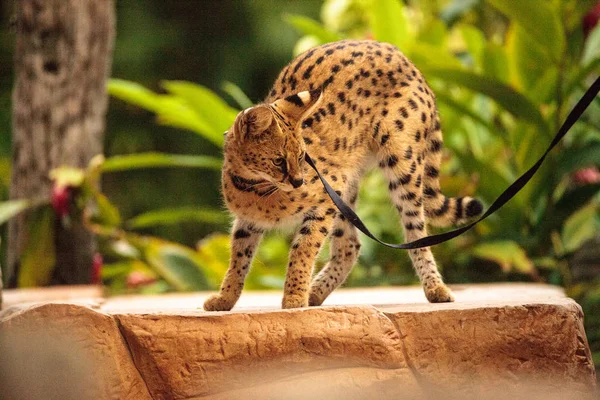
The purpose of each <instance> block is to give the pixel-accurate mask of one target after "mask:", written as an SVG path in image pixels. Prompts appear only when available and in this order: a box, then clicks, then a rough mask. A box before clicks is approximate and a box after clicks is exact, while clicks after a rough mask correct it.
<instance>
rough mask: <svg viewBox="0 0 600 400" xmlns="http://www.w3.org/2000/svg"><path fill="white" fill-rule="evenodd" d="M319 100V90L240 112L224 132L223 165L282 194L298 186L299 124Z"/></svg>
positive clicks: (300, 161) (300, 158)
mask: <svg viewBox="0 0 600 400" xmlns="http://www.w3.org/2000/svg"><path fill="white" fill-rule="evenodd" d="M319 99H320V91H317V90H312V91H306V92H301V93H298V94H294V95H292V96H289V97H286V98H284V99H279V100H276V101H274V102H273V103H270V104H259V105H256V106H254V107H251V108H248V109H246V110H243V111H241V112H240V113H239V114H238V116H237V117H236V119H235V122H234V124H233V126H232V127H231V129H230V130H229V131H228V133H227V137H226V144H225V157H226V160H227V162H228V163H230V164H233V165H232V167H234V168H235V169H236V170H237V171H243V172H244V175H246V176H247V177H249V178H252V179H257V180H266V181H268V182H271V183H273V184H274V185H276V186H277V187H278V188H280V189H282V190H284V191H291V190H293V189H294V188H298V187H300V186H302V184H303V182H304V174H303V172H302V166H303V163H304V154H305V151H306V145H305V143H304V140H303V138H302V135H301V129H302V128H301V124H302V121H303V120H304V118H305V117H306V116H307V115H309V114H310V113H312V112H314V111H313V110H314V108H315V107H316V105H317V103H318V102H319Z"/></svg>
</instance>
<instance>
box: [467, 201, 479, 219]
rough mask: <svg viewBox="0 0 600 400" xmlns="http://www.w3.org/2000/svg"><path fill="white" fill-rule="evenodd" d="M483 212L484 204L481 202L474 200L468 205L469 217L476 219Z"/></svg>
mask: <svg viewBox="0 0 600 400" xmlns="http://www.w3.org/2000/svg"><path fill="white" fill-rule="evenodd" d="M482 211H483V204H481V202H480V201H479V200H476V199H473V200H471V201H470V202H469V204H467V207H466V208H465V214H466V216H467V217H475V216H477V215H479V214H481V212H482Z"/></svg>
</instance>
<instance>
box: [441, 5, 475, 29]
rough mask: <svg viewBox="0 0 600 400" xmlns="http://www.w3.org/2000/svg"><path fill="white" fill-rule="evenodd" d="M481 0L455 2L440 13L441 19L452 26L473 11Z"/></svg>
mask: <svg viewBox="0 0 600 400" xmlns="http://www.w3.org/2000/svg"><path fill="white" fill-rule="evenodd" d="M480 1H481V0H454V1H452V2H451V3H450V4H448V5H447V6H446V7H444V9H443V10H442V11H441V12H440V18H441V19H442V21H444V22H445V23H446V25H448V26H451V25H453V24H454V23H455V22H456V21H458V20H459V19H460V17H462V16H463V15H464V14H466V13H467V12H469V11H471V10H472V9H473V7H475V6H476V5H477V4H479V2H480Z"/></svg>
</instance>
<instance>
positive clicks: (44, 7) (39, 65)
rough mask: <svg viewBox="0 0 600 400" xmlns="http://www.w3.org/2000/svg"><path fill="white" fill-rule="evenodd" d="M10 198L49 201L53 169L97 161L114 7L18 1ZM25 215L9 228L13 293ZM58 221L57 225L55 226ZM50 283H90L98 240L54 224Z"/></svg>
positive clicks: (95, 2)
mask: <svg viewBox="0 0 600 400" xmlns="http://www.w3.org/2000/svg"><path fill="white" fill-rule="evenodd" d="M15 4H16V29H17V39H16V40H17V42H16V48H15V87H14V92H13V170H12V182H11V187H10V196H11V198H13V199H20V198H39V197H45V198H49V196H50V192H51V181H50V179H49V178H48V173H49V171H50V170H52V169H53V168H56V167H58V166H62V165H67V166H72V167H85V166H86V165H87V164H88V162H89V160H90V159H91V158H92V157H93V156H94V155H96V154H98V153H102V143H103V136H104V126H105V121H104V119H105V115H106V107H107V102H108V99H107V93H106V79H107V77H108V75H109V72H110V67H111V62H112V49H113V42H114V32H115V27H114V25H115V15H114V3H113V0H18V1H16V2H15ZM26 219H27V215H21V216H19V217H18V218H16V219H14V220H13V221H12V222H11V223H10V226H9V242H8V264H7V270H6V271H5V272H6V274H7V275H8V276H7V280H8V281H9V282H11V283H12V284H13V285H14V282H15V280H16V272H17V269H18V264H19V259H20V255H21V252H22V250H23V246H24V244H25V241H26V239H27V227H26V224H25V221H26ZM57 220H58V219H57ZM55 238H56V239H55V248H56V268H55V270H54V275H53V283H57V284H77V283H88V282H89V279H90V271H91V266H92V259H93V254H94V251H95V247H96V246H95V240H94V238H93V236H92V234H91V233H89V232H88V231H86V230H85V229H84V228H83V226H82V225H81V224H80V223H79V222H78V221H73V224H72V226H70V227H69V228H68V229H65V228H64V227H63V226H62V225H61V224H60V222H59V223H57V224H56V235H55Z"/></svg>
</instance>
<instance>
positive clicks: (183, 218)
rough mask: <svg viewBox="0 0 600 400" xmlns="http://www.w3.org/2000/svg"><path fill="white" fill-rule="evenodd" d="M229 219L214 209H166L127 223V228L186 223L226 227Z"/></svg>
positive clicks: (139, 216) (148, 213) (149, 213)
mask: <svg viewBox="0 0 600 400" xmlns="http://www.w3.org/2000/svg"><path fill="white" fill-rule="evenodd" d="M229 219H230V218H229V216H228V215H227V213H225V212H224V211H222V210H218V209H214V208H192V207H181V208H165V209H161V210H154V211H150V212H147V213H144V214H141V215H138V216H136V217H134V218H132V219H130V220H129V221H127V227H129V228H130V229H140V228H148V227H151V226H160V225H177V224H181V223H184V222H198V223H208V224H217V225H225V224H227V223H228V222H229Z"/></svg>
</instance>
